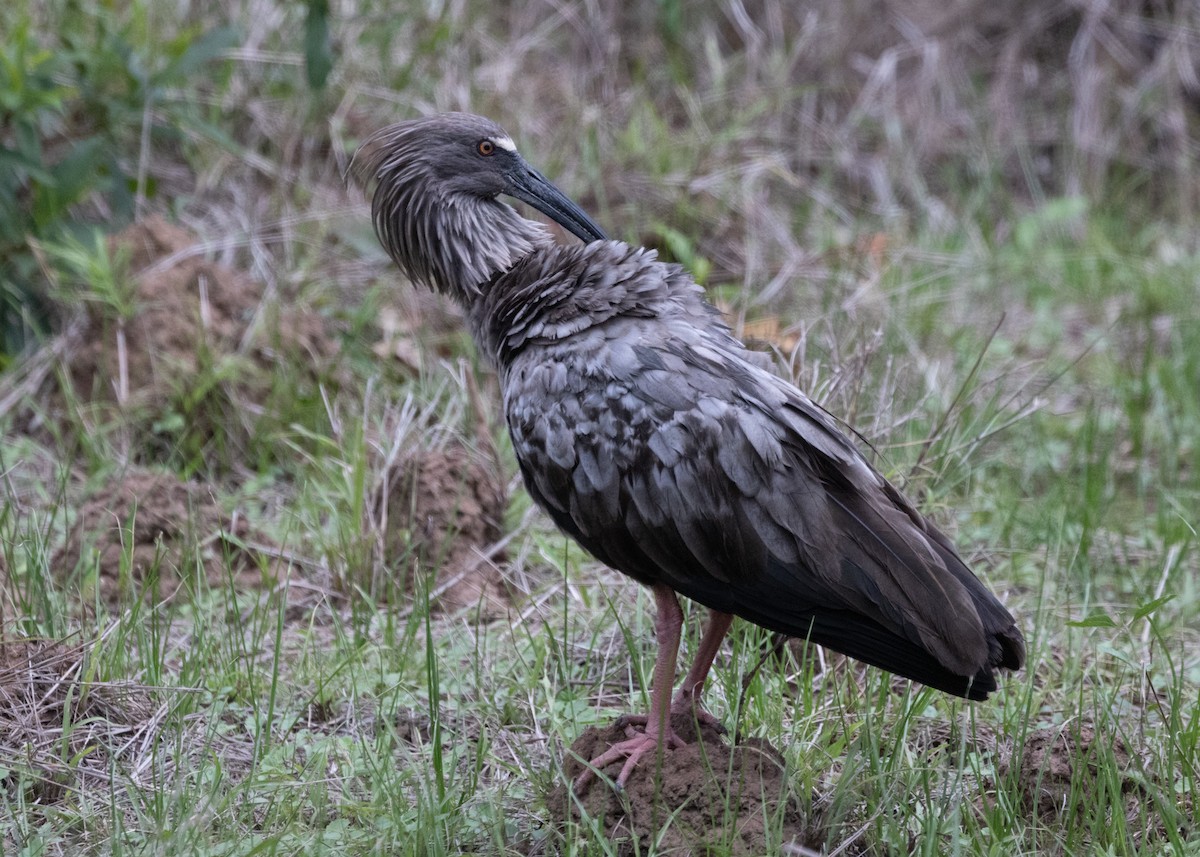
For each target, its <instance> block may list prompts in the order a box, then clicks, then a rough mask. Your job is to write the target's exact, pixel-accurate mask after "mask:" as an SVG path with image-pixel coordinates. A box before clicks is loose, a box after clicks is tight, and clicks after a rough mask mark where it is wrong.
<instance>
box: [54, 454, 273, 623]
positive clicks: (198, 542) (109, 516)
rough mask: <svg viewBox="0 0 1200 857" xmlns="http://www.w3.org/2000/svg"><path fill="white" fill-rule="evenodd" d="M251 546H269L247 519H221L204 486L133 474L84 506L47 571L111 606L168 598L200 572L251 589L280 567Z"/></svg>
mask: <svg viewBox="0 0 1200 857" xmlns="http://www.w3.org/2000/svg"><path fill="white" fill-rule="evenodd" d="M247 542H249V543H253V544H259V545H270V541H269V540H268V539H266V538H265V537H263V536H262V535H261V534H258V533H255V532H254V531H253V529H252V528H251V526H250V524H249V523H248V522H247V521H246V519H245V518H242V517H235V516H229V515H226V514H224V513H223V512H222V511H221V509H220V507H219V506H218V505H217V503H216V501H215V500H213V498H212V497H211V495H210V494H209V492H208V491H207V490H206V489H205V488H204V487H203V486H200V485H197V484H195V483H189V482H183V481H181V480H180V479H179V478H178V477H176V476H174V475H172V474H169V473H158V472H154V471H150V470H138V469H133V470H130V471H129V472H128V473H126V474H125V476H124V477H123V478H121V479H119V480H116V481H114V482H111V483H109V484H107V485H104V486H102V487H101V488H99V489H97V490H96V491H94V492H93V493H92V494H91V495H90V496H88V497H87V498H86V499H85V500H84V502H83V503H82V505H81V506H80V509H79V514H78V515H77V516H76V518H75V520H74V522H73V524H72V526H71V529H70V531H69V533H68V536H67V540H66V543H65V544H64V545H63V547H62V548H60V549H59V551H58V552H57V553H56V554H55V556H54V557H53V559H52V560H51V562H50V567H51V569H53V570H54V573H55V574H58V575H63V576H71V575H74V574H79V575H81V576H82V583H83V596H84V601H85V603H88V602H90V601H91V600H92V596H93V595H95V594H96V590H98V592H99V596H100V599H101V601H103V602H104V603H106V604H109V605H113V604H116V603H117V602H119V601H122V600H123V599H124V598H125V597H126V596H128V595H131V594H140V595H141V596H142V597H145V598H147V599H150V600H154V601H158V600H161V599H166V598H170V597H171V596H172V595H173V594H174V593H175V592H176V591H177V590H178V589H179V587H180V586H181V585H184V584H185V583H186V582H187V581H188V580H190V579H193V578H194V575H195V574H196V573H197V570H198V569H199V570H202V571H203V573H204V575H205V577H207V579H208V581H209V583H211V584H212V585H213V586H215V587H223V586H226V585H228V584H229V583H230V582H232V584H233V585H234V587H235V588H237V589H239V590H246V589H253V588H257V587H260V586H262V585H263V583H264V582H272V581H274V580H275V579H276V577H277V575H278V569H277V563H276V562H275V561H274V560H272V559H270V558H268V557H265V556H263V555H261V554H259V553H256V552H255V551H254V550H253V549H251V548H247V547H245V546H244V545H245V544H246V543H247ZM230 569H232V581H230Z"/></svg>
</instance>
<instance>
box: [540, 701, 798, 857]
mask: <svg viewBox="0 0 1200 857" xmlns="http://www.w3.org/2000/svg"><path fill="white" fill-rule="evenodd" d="M672 725H673V726H674V727H675V730H676V732H678V733H679V735H680V737H681V738H683V739H684V740H685V741H687V742H688V744H687V746H685V747H681V748H679V749H677V750H672V751H670V752H667V753H665V754H664V755H663V759H662V767H661V770H656V765H655V762H654V761H653V760H651V759H643V762H642V764H641V765H639V766H638V767H637V768H635V769H634V771H633V774H632V775H631V776H630V778H629V782H628V783H626V786H625V790H624V791H623V792H618V791H616V790H615V789H613V788H612V787H611V786H610V785H609V784H608V783H606V782H604V781H601V780H592V781H591V783H589V784H588V785H586V786H585V787H584V788H583V790H582V794H579V795H576V796H574V797H572V795H571V794H570V791H569V790H570V788H571V785H570V784H571V783H573V782H574V780H575V778H576V777H577V776H578V775H579V774H580V772H582V770H583V763H582V762H580V761H579V760H580V759H592V758H595V757H596V756H598V755H599V754H600V753H602V752H604V751H605V750H607V749H608V748H609V747H610V746H611V745H612V744H614V743H616V742H617V741H621V740H623V739H624V738H625V737H626V734H625V729H624V727H623V725H622V724H621V722H620V720H618V721H616V722H614V723H613V724H612V725H611V726H608V727H606V728H604V729H595V728H588V729H586V730H584V732H583V734H582V735H580V736H579V738H578V739H577V740H576V741H575V743H574V744H572V745H571V748H570V750H569V751H568V753H567V759H566V763H565V764H564V765H563V774H564V777H563V781H562V782H561V783H559V785H557V786H556V787H555V788H554V790H553V791H552V792H551V793H550V796H549V797H548V798H547V805H548V807H549V809H550V814H551V817H552V819H553V821H554V823H555V824H556V825H558V826H559V827H560V828H561V827H562V826H564V825H565V824H566V823H567V821H568V820H571V819H573V820H576V821H578V820H580V819H581V813H580V807H581V806H582V809H583V811H584V812H585V813H586V814H587V816H588V817H589V818H591V819H595V820H599V822H600V824H601V825H602V827H603V829H604V831H605V833H606V835H607V836H608V837H609V838H610V839H611V840H613V841H614V842H615V843H617V846H618V852H617V853H619V854H623V855H624V854H645V853H648V851H647V849H650V848H651V847H652V846H653V849H654V850H655V851H656V853H670V854H673V853H679V854H706V853H709V851H710V850H711V851H713V852H714V853H719V854H726V853H728V854H736V855H747V857H749V855H762V854H770V853H778V851H779V848H780V846H781V844H785V843H793V842H798V843H799V844H811V845H814V846H819V844H820V843H819V842H812V843H809V842H808V841H807V839H808V838H810V837H808V833H809V830H808V828H807V827H806V825H805V823H804V818H803V817H802V815H801V812H800V808H799V805H798V802H797V801H796V799H795V796H794V795H792V794H791V793H790V791H789V787H788V781H787V779H786V777H785V765H784V760H783V757H782V756H781V755H780V754H779V751H778V750H776V749H775V748H774V747H772V746H771V745H770V744H769V743H767V742H765V741H758V740H756V739H749V740H746V741H745V742H743V743H741V744H738V745H737V746H734V747H730V746H728V745H727V744H726V743H725V741H724V739H723V738H722V737H721V735H720V733H719V732H718V731H717V730H716V729H715V728H713V727H710V726H707V725H705V726H702V727H701V730H700V734H699V736H697V733H696V727H695V724H694V722H693V721H692V719H691V718H690V717H687V716H683V717H677V718H675V720H674V721H673V723H672ZM619 771H620V763H614V764H613V765H611V766H610V767H609V768H607V769H606V770H605V773H606V774H608V775H609V777H616V775H617V773H618V772H619Z"/></svg>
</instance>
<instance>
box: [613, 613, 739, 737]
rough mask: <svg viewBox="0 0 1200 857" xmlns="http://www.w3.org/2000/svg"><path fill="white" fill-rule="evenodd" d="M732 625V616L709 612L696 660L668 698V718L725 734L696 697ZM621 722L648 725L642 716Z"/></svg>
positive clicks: (717, 721) (635, 716) (719, 724)
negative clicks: (690, 720)
mask: <svg viewBox="0 0 1200 857" xmlns="http://www.w3.org/2000/svg"><path fill="white" fill-rule="evenodd" d="M732 623H733V614H732V613H721V612H720V611H718V610H710V611H709V614H708V624H707V625H706V626H705V627H704V635H703V636H702V637H701V638H700V647H699V648H698V649H696V657H695V658H694V659H693V660H692V666H691V668H690V669H689V670H688V673H687V676H686V677H685V678H684V680H683V684H681V685H680V686H679V690H678V691H677V692H676V693H675V696H674V697H672V698H671V715H672V717H675V716H678V715H681V714H682V715H684V716H687V717H691V718H693V719H695V721H696V723H697V725H699V726H711V727H712V728H714V729H716V730H717V731H718V732H721V733H724V732H725V727H724V725H722V723H721V721H720V720H718V719H717V718H715V717H713V716H712V715H711V714H709V713H708V712H707V711H705V710H704V709H703V708H701V707H700V694H701V692H703V690H704V682H705V680H706V679H707V678H708V673H709V671H710V670H711V669H712V664H713V659H714V658H716V656H717V652H718V651H720V649H721V641H722V640H724V639H725V635H726V634H727V633H729V626H730V625H731V624H732ZM625 722H627V723H630V724H633V725H637V726H644V725H646V723H647V722H648V718H647V716H646V715H644V714H631V715H629V716H628V717H626V718H625Z"/></svg>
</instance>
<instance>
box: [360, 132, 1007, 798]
mask: <svg viewBox="0 0 1200 857" xmlns="http://www.w3.org/2000/svg"><path fill="white" fill-rule="evenodd" d="M348 172H349V174H350V175H352V176H353V177H354V178H355V179H356V180H357V181H358V182H359V183H360V184H361V185H362V186H363V187H364V188H365V189H366V190H367V192H368V193H369V194H370V196H371V217H372V221H373V224H374V229H375V232H376V235H377V237H378V239H379V241H380V243H381V244H382V245H383V247H384V249H385V250H386V251H387V253H388V254H389V256H390V257H391V259H392V260H393V261H394V262H395V264H396V265H397V266H398V267H399V269H400V270H401V272H402V273H403V274H404V275H406V276H407V278H408V279H409V280H410V281H411V282H413V283H414V284H417V285H420V286H424V287H428V288H431V289H434V290H436V291H438V292H440V293H442V294H444V295H447V296H449V297H450V298H451V299H452V300H453V301H455V302H456V303H457V304H458V305H459V306H460V307H461V309H462V311H463V315H464V319H465V323H466V325H467V326H468V327H469V329H470V332H471V334H472V336H473V338H474V340H475V343H476V344H477V347H478V349H479V351H480V352H481V354H482V356H483V357H484V358H485V359H486V360H487V361H488V362H490V363H491V365H492V366H493V367H494V369H495V371H496V374H497V377H498V379H499V387H500V391H501V396H502V400H503V413H504V419H505V421H506V423H507V427H508V431H509V434H510V436H511V438H512V445H513V450H514V452H515V454H516V459H517V462H518V464H519V467H520V471H521V474H522V477H523V480H524V484H525V487H526V489H527V490H528V492H529V494H530V496H531V497H532V499H533V500H534V501H535V502H536V503H537V505H538V506H540V507H541V508H542V509H543V510H545V512H546V513H548V515H549V517H550V518H551V519H552V520H553V522H554V523H555V524H556V525H557V526H558V527H559V528H560V529H561V530H563V531H564V532H565V533H566V534H568V535H569V536H570V537H571V538H573V539H574V540H575V541H576V542H578V543H579V544H580V545H581V546H582V547H583V548H584V549H585V550H586V551H588V552H589V553H590V554H591V555H592V556H594V557H595V558H596V559H598V560H600V561H601V562H602V563H604V564H606V565H608V566H609V567H611V568H613V569H616V570H617V571H619V572H622V573H624V574H625V575H627V576H629V577H631V578H633V579H634V580H635V581H637V582H639V583H641V584H643V585H645V586H647V587H649V589H650V592H651V593H652V595H653V600H654V603H655V608H656V617H655V632H656V637H657V643H658V651H657V654H656V658H655V666H654V670H653V675H652V684H651V688H650V706H649V711H648V713H647V714H645V715H643V716H636V717H629V718H627V719H626V720H625V723H626V724H627V729H626V733H625V734H626V736H627V737H626V739H625V740H620V741H617V742H616V743H614V744H612V745H611V746H610V747H609V749H607V750H606V751H604V752H603V753H601V754H600V755H598V756H597V757H596V758H593V759H591V760H589V764H588V766H587V768H586V769H585V770H584V772H583V773H582V774H581V775H580V776H579V777H578V779H577V780H576V781H575V783H574V787H575V788H576V790H579V789H580V788H582V787H584V786H585V785H586V784H587V782H588V780H589V779H590V778H593V777H595V776H596V774H597V773H598V772H601V771H604V770H605V769H606V768H607V767H609V766H615V764H616V763H618V762H620V763H621V767H620V770H619V773H618V774H617V776H616V779H615V785H616V786H617V787H623V786H624V785H625V783H626V782H627V781H628V779H629V777H630V776H631V774H632V772H633V771H634V770H635V768H636V766H637V765H638V763H639V760H641V759H642V758H643V757H644V756H646V754H648V753H653V752H663V751H669V750H672V749H675V748H678V747H680V746H682V745H684V744H685V741H684V740H683V739H682V738H681V737H680V735H679V734H678V733H677V732H676V731H675V730H674V729H673V728H672V725H671V721H672V719H673V718H674V717H675V716H676V715H679V714H687V715H690V716H692V717H694V718H696V719H697V720H698V721H703V722H708V723H713V724H717V723H718V721H717V720H716V718H715V717H713V716H712V715H711V714H709V713H708V712H707V711H706V710H704V708H703V706H702V705H701V692H702V690H703V687H704V684H705V681H706V679H707V677H708V674H709V671H710V669H711V667H712V664H713V661H714V658H715V656H716V655H717V653H718V652H719V650H720V647H721V643H722V641H723V639H724V638H725V636H726V634H727V632H728V631H729V628H730V626H731V623H732V622H733V620H734V618H735V617H739V618H741V619H744V620H747V621H750V622H752V623H755V624H757V625H760V626H762V627H764V628H767V629H769V630H771V631H774V632H777V633H779V634H784V635H788V636H791V637H798V638H803V639H806V640H808V641H810V642H813V643H817V644H820V645H822V646H825V647H827V648H829V649H832V650H835V651H838V652H841V653H843V654H845V655H848V656H850V657H852V658H855V659H858V660H861V661H864V662H866V663H867V664H871V665H874V666H876V667H880V668H882V669H884V670H887V671H890V672H892V673H894V674H897V675H900V676H904V677H907V678H909V679H912V680H914V681H917V682H920V683H922V684H925V685H927V686H929V687H932V688H936V689H938V690H941V691H945V692H947V693H949V694H952V695H955V696H959V697H964V698H967V699H970V700H982V699H986V698H987V697H988V695H989V694H990V693H991V692H993V691H995V690H997V688H998V684H997V678H996V676H997V673H998V672H999V671H1002V670H1018V669H1020V668H1021V667H1022V666H1023V665H1024V663H1025V641H1024V638H1023V636H1022V634H1021V631H1020V630H1018V628H1017V625H1016V622H1015V620H1014V618H1013V616H1012V614H1011V613H1009V611H1008V610H1007V609H1006V608H1005V607H1004V606H1003V605H1002V604H1001V603H1000V601H999V600H998V599H997V598H996V596H995V595H993V594H992V593H991V592H990V591H989V590H988V589H987V587H986V586H985V585H984V584H983V583H982V582H981V581H980V580H979V579H978V578H977V577H976V576H975V575H974V574H973V573H972V571H971V570H970V569H969V568H968V567H967V565H966V564H965V563H964V561H963V559H962V558H961V556H960V555H959V553H958V551H957V550H956V549H955V547H954V545H953V544H952V542H951V541H950V539H949V538H948V537H947V536H946V535H945V534H943V533H942V531H941V530H939V529H938V528H937V527H936V526H935V525H934V524H933V523H932V522H930V521H929V519H927V518H926V517H924V516H923V515H922V514H921V513H920V512H919V511H918V510H917V509H916V507H915V506H914V505H913V504H912V503H911V502H910V501H909V500H908V499H907V498H906V497H904V496H903V494H901V492H900V491H899V490H898V489H897V488H896V487H895V486H893V485H892V483H891V482H889V481H888V480H887V479H886V478H885V477H884V476H883V475H882V474H881V473H880V472H879V471H878V470H877V469H876V468H875V466H873V465H872V464H871V462H870V461H869V460H868V459H867V458H866V457H865V456H864V455H863V454H862V453H861V452H860V451H859V449H858V447H857V446H856V444H855V443H854V442H853V441H852V440H851V438H850V437H849V436H848V435H847V433H846V432H845V431H843V430H842V429H841V428H840V425H839V423H838V421H837V420H835V418H834V417H833V416H831V415H830V414H829V413H828V412H827V411H825V410H824V409H823V408H822V407H820V406H819V405H818V404H817V403H816V402H814V401H813V400H812V399H810V398H809V397H808V396H807V395H806V394H805V393H804V392H802V391H801V390H800V389H798V388H797V387H796V386H794V385H793V384H791V383H790V382H788V381H787V380H785V379H784V378H782V377H780V376H778V375H777V374H775V373H773V372H771V371H769V369H768V368H764V366H763V365H762V361H761V360H760V359H758V358H759V355H756V354H755V353H754V352H751V351H749V350H748V349H747V347H746V346H745V345H744V344H743V343H742V342H741V341H739V340H738V339H737V338H736V337H735V336H734V335H733V333H732V332H731V328H730V327H729V325H728V324H727V323H726V322H725V320H724V319H723V317H722V315H721V314H720V312H719V311H718V310H717V309H716V308H714V307H713V306H712V305H711V304H710V303H709V302H708V301H707V300H706V299H705V295H704V291H703V289H702V288H701V287H700V286H699V285H697V283H696V282H695V280H694V279H693V278H692V277H691V276H690V275H689V274H688V273H687V271H685V270H684V268H683V267H681V266H680V265H677V264H672V263H665V262H663V261H660V260H659V259H658V257H657V254H656V252H655V251H654V250H652V249H648V248H644V247H638V246H633V245H631V244H628V243H625V242H622V241H617V240H611V239H609V238H608V236H607V235H606V234H605V232H604V231H603V230H602V229H601V228H600V226H598V225H597V224H596V223H595V222H594V221H593V220H592V218H591V217H590V216H588V214H587V213H586V212H585V211H584V210H583V209H582V208H581V207H580V206H579V205H577V204H576V203H575V202H573V201H572V200H571V199H569V198H568V197H567V196H566V195H565V194H564V193H563V192H562V191H561V190H559V189H558V188H557V187H556V186H555V185H554V184H552V183H551V182H550V181H549V180H548V179H546V178H545V176H543V175H542V174H541V173H540V172H538V171H537V170H536V169H534V167H532V166H531V165H530V164H529V163H528V162H527V161H526V160H525V159H524V157H522V155H521V154H520V153H519V152H518V151H517V147H516V145H515V144H514V142H513V139H512V137H511V136H510V135H509V134H508V133H507V132H505V131H504V130H503V128H501V126H500V125H498V124H497V123H495V122H493V121H492V120H490V119H487V118H484V117H480V116H475V115H471V114H467V113H442V114H434V115H430V116H425V117H421V118H416V119H411V120H406V121H402V122H399V123H397V124H393V125H390V126H388V127H385V128H382V129H380V130H379V131H377V132H375V133H374V134H372V135H371V136H370V137H369V138H368V139H366V140H365V141H364V142H363V143H362V145H361V146H360V147H359V149H358V150H357V151H356V152H355V155H354V157H353V158H352V161H351V164H350V167H349V170H348ZM502 197H509V198H512V199H515V200H519V201H521V202H524V203H527V204H528V205H530V206H532V207H533V208H534V209H537V210H538V211H540V212H541V213H542V214H544V215H545V216H546V217H548V218H549V219H550V220H551V221H553V222H555V223H557V224H558V225H559V226H561V227H562V228H563V229H564V230H566V232H569V233H571V234H572V235H574V236H575V237H576V238H578V239H579V241H578V242H569V243H564V242H560V241H559V240H558V239H557V238H556V237H555V235H554V234H553V233H552V232H551V231H550V230H549V229H548V228H547V226H545V225H543V223H541V222H540V221H537V220H532V219H529V218H526V217H524V216H522V215H521V214H520V213H519V212H518V211H517V210H516V209H514V208H513V207H512V206H511V205H509V204H508V202H507V201H505V200H504V199H502ZM564 237H565V236H564ZM568 241H569V239H568ZM679 595H682V596H684V597H686V598H688V599H691V600H692V601H694V602H697V603H699V604H701V605H703V606H705V607H707V608H708V611H709V615H708V621H707V624H706V626H705V629H704V631H703V633H702V635H701V639H700V642H699V645H698V648H697V651H696V653H695V657H694V659H693V661H692V664H691V667H690V668H689V670H688V672H687V673H686V675H685V677H684V679H683V682H682V683H681V684H680V686H679V688H678V690H675V689H674V679H675V675H676V662H677V659H678V656H679V646H680V636H681V628H682V625H683V613H682V610H681V608H680V604H679V598H678V596H679Z"/></svg>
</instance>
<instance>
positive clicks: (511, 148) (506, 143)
mask: <svg viewBox="0 0 1200 857" xmlns="http://www.w3.org/2000/svg"><path fill="white" fill-rule="evenodd" d="M492 142H493V143H495V144H496V147H497V148H500V149H504V150H505V151H506V152H515V151H516V150H517V144H516V143H514V142H513V141H512V137H493V138H492Z"/></svg>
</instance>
